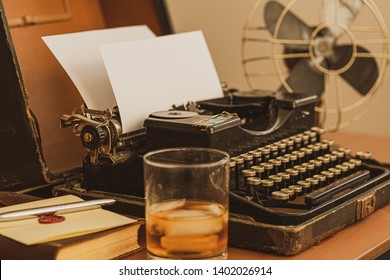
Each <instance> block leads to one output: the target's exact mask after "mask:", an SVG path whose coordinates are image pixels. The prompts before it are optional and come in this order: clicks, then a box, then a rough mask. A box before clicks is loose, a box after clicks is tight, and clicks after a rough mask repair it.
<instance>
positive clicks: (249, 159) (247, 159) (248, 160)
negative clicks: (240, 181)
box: [240, 153, 253, 169]
mask: <svg viewBox="0 0 390 280" xmlns="http://www.w3.org/2000/svg"><path fill="white" fill-rule="evenodd" d="M240 156H241V157H242V158H243V159H244V168H245V169H249V168H251V167H252V166H253V156H252V155H251V154H249V153H247V154H242V155H240Z"/></svg>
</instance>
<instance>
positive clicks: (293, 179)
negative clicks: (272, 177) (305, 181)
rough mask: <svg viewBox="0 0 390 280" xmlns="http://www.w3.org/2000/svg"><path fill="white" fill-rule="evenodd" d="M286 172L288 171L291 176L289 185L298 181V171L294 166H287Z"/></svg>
mask: <svg viewBox="0 0 390 280" xmlns="http://www.w3.org/2000/svg"><path fill="white" fill-rule="evenodd" d="M286 172H287V173H290V176H291V177H290V182H289V185H295V184H296V183H297V182H298V181H299V180H298V178H299V177H298V176H299V171H298V170H297V169H295V168H288V169H286Z"/></svg>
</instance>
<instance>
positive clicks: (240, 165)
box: [231, 157, 245, 190]
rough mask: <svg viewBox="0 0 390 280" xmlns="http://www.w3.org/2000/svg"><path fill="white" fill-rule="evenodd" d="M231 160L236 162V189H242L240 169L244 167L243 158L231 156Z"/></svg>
mask: <svg viewBox="0 0 390 280" xmlns="http://www.w3.org/2000/svg"><path fill="white" fill-rule="evenodd" d="M231 160H233V161H235V162H236V189H237V190H238V189H242V188H243V187H244V184H245V180H244V176H243V175H242V170H244V169H245V167H244V159H243V158H242V157H232V158H231Z"/></svg>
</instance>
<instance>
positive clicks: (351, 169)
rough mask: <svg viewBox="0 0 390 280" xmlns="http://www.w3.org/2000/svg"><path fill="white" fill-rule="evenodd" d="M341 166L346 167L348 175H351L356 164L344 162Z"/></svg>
mask: <svg viewBox="0 0 390 280" xmlns="http://www.w3.org/2000/svg"><path fill="white" fill-rule="evenodd" d="M342 165H344V166H346V167H348V174H352V173H353V172H354V171H355V168H356V164H354V163H353V162H349V161H346V162H343V163H342Z"/></svg>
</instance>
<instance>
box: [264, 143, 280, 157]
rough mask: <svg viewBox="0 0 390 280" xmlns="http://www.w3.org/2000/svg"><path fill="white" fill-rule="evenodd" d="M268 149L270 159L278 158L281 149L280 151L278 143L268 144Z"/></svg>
mask: <svg viewBox="0 0 390 280" xmlns="http://www.w3.org/2000/svg"><path fill="white" fill-rule="evenodd" d="M266 147H267V148H268V149H270V151H271V152H270V159H275V158H277V157H278V156H279V155H278V153H279V151H278V146H276V145H267V146H266Z"/></svg>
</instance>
